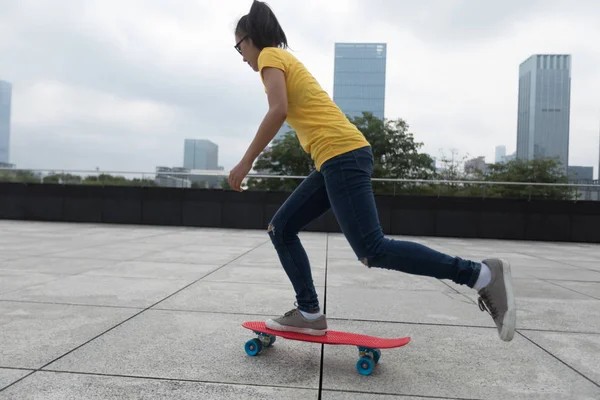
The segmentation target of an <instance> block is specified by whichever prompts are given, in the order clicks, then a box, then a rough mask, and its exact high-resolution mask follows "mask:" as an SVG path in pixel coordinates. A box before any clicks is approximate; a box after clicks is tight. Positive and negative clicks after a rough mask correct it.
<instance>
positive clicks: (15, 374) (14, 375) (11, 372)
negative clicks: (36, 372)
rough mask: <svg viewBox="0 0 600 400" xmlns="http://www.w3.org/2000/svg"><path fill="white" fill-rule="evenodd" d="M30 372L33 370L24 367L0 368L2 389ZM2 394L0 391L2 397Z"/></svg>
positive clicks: (0, 388)
mask: <svg viewBox="0 0 600 400" xmlns="http://www.w3.org/2000/svg"><path fill="white" fill-rule="evenodd" d="M30 373H31V371H27V370H23V369H9V368H0V390H2V388H4V387H6V386H8V385H10V384H11V383H13V382H16V381H17V380H19V379H21V378H22V377H24V376H25V375H27V374H30ZM2 396H3V394H2V393H0V398H3V397H2Z"/></svg>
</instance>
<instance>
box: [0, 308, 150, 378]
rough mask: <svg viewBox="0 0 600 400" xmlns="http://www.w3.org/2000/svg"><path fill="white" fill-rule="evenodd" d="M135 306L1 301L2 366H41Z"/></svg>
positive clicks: (94, 334) (89, 337) (124, 317)
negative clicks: (111, 306)
mask: <svg viewBox="0 0 600 400" xmlns="http://www.w3.org/2000/svg"><path fill="white" fill-rule="evenodd" d="M136 312H138V310H136V309H122V308H106V307H86V306H66V305H54V304H31V303H15V302H0V326H1V327H2V329H0V365H2V366H4V367H13V368H32V369H35V368H39V367H41V366H42V365H44V364H45V363H47V362H50V361H52V360H53V359H54V358H56V357H59V356H61V355H62V354H64V353H66V352H68V351H69V350H71V349H73V348H75V347H77V346H79V345H81V344H82V343H84V342H86V341H87V340H90V339H91V338H93V337H94V336H96V335H98V334H100V333H101V332H102V331H104V330H106V329H109V328H111V327H112V326H114V325H116V324H118V323H120V322H122V321H124V320H125V319H127V318H129V317H130V316H132V315H134V314H135V313H136Z"/></svg>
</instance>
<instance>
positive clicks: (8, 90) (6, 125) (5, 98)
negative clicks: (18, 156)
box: [0, 81, 12, 164]
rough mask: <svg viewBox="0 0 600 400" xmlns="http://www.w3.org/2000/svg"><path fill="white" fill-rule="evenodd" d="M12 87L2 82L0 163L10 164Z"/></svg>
mask: <svg viewBox="0 0 600 400" xmlns="http://www.w3.org/2000/svg"><path fill="white" fill-rule="evenodd" d="M11 97H12V85H11V84H10V83H8V82H5V81H0V163H2V164H9V163H10V113H11Z"/></svg>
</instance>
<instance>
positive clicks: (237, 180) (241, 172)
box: [229, 160, 252, 192]
mask: <svg viewBox="0 0 600 400" xmlns="http://www.w3.org/2000/svg"><path fill="white" fill-rule="evenodd" d="M251 169H252V163H250V162H247V161H245V160H242V161H240V162H239V163H238V165H236V166H235V167H234V168H233V169H232V170H231V171H230V172H229V186H231V188H232V189H233V190H236V191H238V192H241V191H242V181H243V180H244V178H245V177H246V176H247V175H248V172H250V170H251Z"/></svg>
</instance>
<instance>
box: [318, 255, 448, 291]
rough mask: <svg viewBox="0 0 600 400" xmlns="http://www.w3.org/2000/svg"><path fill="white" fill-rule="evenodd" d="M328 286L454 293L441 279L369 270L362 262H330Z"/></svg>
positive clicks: (376, 269) (382, 270)
mask: <svg viewBox="0 0 600 400" xmlns="http://www.w3.org/2000/svg"><path fill="white" fill-rule="evenodd" d="M327 286H329V287H346V288H349V287H353V288H358V289H360V288H371V289H395V290H417V291H421V290H433V291H438V292H448V291H450V292H451V291H452V289H450V288H449V287H448V286H447V285H445V284H444V283H442V282H441V281H440V280H439V279H435V278H430V277H424V276H418V275H412V274H407V273H403V272H399V271H392V270H387V269H383V268H367V267H366V266H364V265H363V264H362V263H361V262H359V261H356V262H352V261H347V260H329V262H328V265H327Z"/></svg>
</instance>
